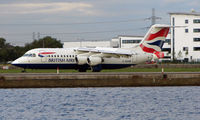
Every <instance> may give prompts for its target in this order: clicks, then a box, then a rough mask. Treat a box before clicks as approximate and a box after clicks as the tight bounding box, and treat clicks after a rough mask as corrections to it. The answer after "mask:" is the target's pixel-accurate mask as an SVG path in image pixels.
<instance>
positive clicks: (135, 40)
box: [111, 35, 143, 48]
mask: <svg viewBox="0 0 200 120" xmlns="http://www.w3.org/2000/svg"><path fill="white" fill-rule="evenodd" d="M142 39H143V36H129V35H119V36H118V37H115V38H113V39H112V40H111V43H112V44H111V47H114V48H132V47H134V46H135V45H138V44H139V43H140V42H141V40H142ZM113 44H114V45H115V46H114V45H113Z"/></svg>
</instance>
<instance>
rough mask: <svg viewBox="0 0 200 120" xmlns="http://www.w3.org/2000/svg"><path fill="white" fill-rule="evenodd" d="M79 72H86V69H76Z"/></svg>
mask: <svg viewBox="0 0 200 120" xmlns="http://www.w3.org/2000/svg"><path fill="white" fill-rule="evenodd" d="M78 71H79V72H86V71H87V70H86V69H78Z"/></svg>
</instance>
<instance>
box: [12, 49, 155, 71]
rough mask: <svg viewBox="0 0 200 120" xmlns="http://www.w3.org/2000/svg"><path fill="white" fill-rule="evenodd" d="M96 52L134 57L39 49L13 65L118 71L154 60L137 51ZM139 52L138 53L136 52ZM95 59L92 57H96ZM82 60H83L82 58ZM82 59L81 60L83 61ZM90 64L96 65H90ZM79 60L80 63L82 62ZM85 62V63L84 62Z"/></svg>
mask: <svg viewBox="0 0 200 120" xmlns="http://www.w3.org/2000/svg"><path fill="white" fill-rule="evenodd" d="M96 50H105V51H113V52H115V51H123V52H129V53H132V55H129V56H128V55H127V56H126V55H115V54H111V55H109V54H101V53H95V52H92V53H91V52H84V51H81V52H80V51H76V48H38V49H32V50H30V51H28V52H26V53H25V54H24V56H22V57H20V58H18V59H17V60H15V61H14V62H13V63H12V64H13V65H16V66H19V67H22V68H31V69H54V68H58V67H59V68H63V69H79V68H81V67H82V66H84V67H87V68H88V67H93V66H97V65H101V69H116V68H123V67H128V66H131V65H136V64H140V63H144V62H146V61H148V60H151V59H152V54H149V53H145V52H143V51H142V50H140V48H139V50H136V48H135V49H120V48H96ZM135 51H137V52H135ZM94 55H95V58H94V57H92V58H91V56H94ZM81 56H84V57H86V58H87V59H83V63H80V62H78V61H77V57H78V58H79V57H80V58H81ZM96 58H103V59H102V61H98V59H96ZM81 59H82V58H81ZM81 59H80V60H81ZM88 59H90V62H91V63H92V62H93V63H94V64H90V63H88ZM80 60H79V61H80ZM84 60H85V61H84ZM95 63H96V64H95Z"/></svg>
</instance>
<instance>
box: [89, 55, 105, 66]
mask: <svg viewBox="0 0 200 120" xmlns="http://www.w3.org/2000/svg"><path fill="white" fill-rule="evenodd" d="M102 62H103V59H102V58H101V57H95V56H90V57H89V58H88V59H87V63H88V64H89V65H90V66H96V65H98V64H101V63H102Z"/></svg>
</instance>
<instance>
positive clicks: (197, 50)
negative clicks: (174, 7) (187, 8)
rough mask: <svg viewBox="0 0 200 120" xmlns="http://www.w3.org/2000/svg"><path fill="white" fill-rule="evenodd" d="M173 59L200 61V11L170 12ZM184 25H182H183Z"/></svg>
mask: <svg viewBox="0 0 200 120" xmlns="http://www.w3.org/2000/svg"><path fill="white" fill-rule="evenodd" d="M169 14H170V19H171V25H172V26H173V27H172V28H171V40H172V41H171V50H172V56H171V58H172V60H173V59H178V60H185V61H189V62H199V61H200V13H196V12H195V11H192V12H190V13H179V12H174V13H169ZM181 26H182V27H181ZM184 26H185V27H184Z"/></svg>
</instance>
